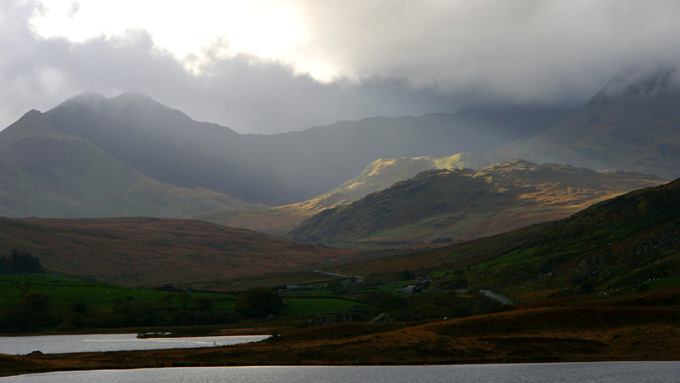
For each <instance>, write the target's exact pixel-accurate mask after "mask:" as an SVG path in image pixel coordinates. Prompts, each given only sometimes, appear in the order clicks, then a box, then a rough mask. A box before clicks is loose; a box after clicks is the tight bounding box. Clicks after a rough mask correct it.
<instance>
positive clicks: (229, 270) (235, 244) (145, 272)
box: [0, 218, 353, 285]
mask: <svg viewBox="0 0 680 383" xmlns="http://www.w3.org/2000/svg"><path fill="white" fill-rule="evenodd" d="M12 249H20V250H21V251H29V252H30V253H31V254H32V255H34V256H36V257H38V258H39V259H40V262H41V263H42V264H43V266H44V267H46V268H48V269H50V270H53V271H57V272H61V273H66V274H73V275H81V276H91V277H93V278H95V279H97V280H102V281H107V282H114V283H120V284H125V285H162V284H165V283H175V282H177V283H182V282H198V281H211V280H220V279H226V278H234V277H238V276H244V275H254V274H266V273H273V272H283V271H296V270H311V269H316V268H318V267H319V265H323V264H324V262H325V261H328V260H334V259H337V258H342V257H345V256H348V255H352V254H353V253H352V252H351V251H346V250H335V249H329V248H324V247H317V246H310V245H304V244H297V243H293V242H290V241H286V240H282V239H279V238H275V237H271V236H268V235H265V234H261V233H256V232H252V231H248V230H238V229H232V228H228V227H224V226H219V225H215V224H212V223H208V222H201V221H191V220H171V219H157V218H104V219H38V218H26V219H9V218H0V251H2V253H3V254H10V252H11V251H12Z"/></svg>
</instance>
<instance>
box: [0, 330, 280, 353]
mask: <svg viewBox="0 0 680 383" xmlns="http://www.w3.org/2000/svg"><path fill="white" fill-rule="evenodd" d="M268 337H269V335H249V336H205V337H190V338H146V339H138V338H137V334H93V335H46V336H16V337H15V336H10V337H0V354H10V355H24V354H28V353H31V352H33V351H40V352H42V353H43V354H61V353H70V352H93V351H94V352H96V351H129V350H160V349H166V348H199V347H215V346H228V345H233V344H240V343H249V342H259V341H261V340H263V339H266V338H268Z"/></svg>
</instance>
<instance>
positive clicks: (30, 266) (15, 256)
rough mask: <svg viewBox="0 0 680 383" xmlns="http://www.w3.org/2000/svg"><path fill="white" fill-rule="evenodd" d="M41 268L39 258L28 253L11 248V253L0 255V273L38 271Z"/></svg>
mask: <svg viewBox="0 0 680 383" xmlns="http://www.w3.org/2000/svg"><path fill="white" fill-rule="evenodd" d="M42 270H43V267H42V265H41V264H40V260H39V259H38V258H36V257H34V256H32V255H31V254H30V253H26V252H21V253H20V252H18V251H17V249H13V250H12V255H11V256H10V257H9V258H8V257H0V273H2V274H21V273H39V272H41V271H42Z"/></svg>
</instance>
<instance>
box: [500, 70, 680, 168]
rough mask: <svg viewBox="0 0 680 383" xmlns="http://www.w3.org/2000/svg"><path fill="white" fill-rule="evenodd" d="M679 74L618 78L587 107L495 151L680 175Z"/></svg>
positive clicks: (502, 154) (540, 159)
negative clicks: (536, 133)
mask: <svg viewBox="0 0 680 383" xmlns="http://www.w3.org/2000/svg"><path fill="white" fill-rule="evenodd" d="M677 75H678V74H677V72H676V71H674V70H673V71H659V72H657V73H655V74H654V75H652V76H648V77H642V78H640V77H639V76H636V75H634V74H632V73H631V74H628V75H621V76H618V77H615V78H614V79H612V80H611V81H610V82H609V83H608V84H607V85H606V86H605V87H604V88H603V89H602V90H601V91H600V92H599V93H598V94H597V95H595V96H594V97H593V98H592V99H591V100H590V101H589V102H588V103H587V104H586V105H584V106H583V107H581V108H580V109H578V110H576V111H575V112H574V113H572V114H571V115H570V116H569V117H568V118H566V119H565V120H563V121H561V122H559V123H557V124H556V125H554V126H552V127H551V128H550V129H549V130H547V131H545V132H543V133H540V134H538V135H536V136H534V137H531V138H528V139H525V140H520V141H518V142H515V143H511V144H508V145H506V146H504V147H502V148H500V149H498V150H496V151H495V153H494V155H496V156H497V157H499V158H517V157H521V158H525V159H527V160H529V161H534V162H540V163H543V162H557V163H567V164H572V165H575V166H584V167H588V168H591V169H599V170H601V169H623V170H633V171H638V172H643V173H650V174H656V175H658V176H660V177H663V178H666V179H675V178H677V177H679V176H680V86H679V85H678V80H677V78H676V77H677Z"/></svg>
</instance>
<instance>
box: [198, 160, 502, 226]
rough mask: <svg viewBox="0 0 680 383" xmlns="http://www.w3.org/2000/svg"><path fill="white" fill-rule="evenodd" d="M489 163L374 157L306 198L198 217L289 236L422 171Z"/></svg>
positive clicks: (484, 161)
mask: <svg viewBox="0 0 680 383" xmlns="http://www.w3.org/2000/svg"><path fill="white" fill-rule="evenodd" d="M488 165H490V162H489V161H488V160H486V159H485V158H484V157H483V156H481V155H478V154H475V153H459V154H456V155H453V156H450V157H443V158H432V157H416V158H405V157H404V158H398V159H380V160H377V161H373V162H372V163H371V164H369V165H368V166H366V168H365V169H364V170H363V171H362V172H361V173H360V174H359V175H358V176H356V177H354V178H352V179H350V180H348V181H346V182H344V183H343V184H342V185H340V186H339V187H338V188H336V189H333V190H331V191H330V192H328V193H325V194H322V195H320V196H318V197H316V198H312V199H310V200H307V201H304V202H299V203H295V204H291V205H285V206H277V207H272V208H268V209H229V210H227V211H218V212H212V213H204V214H199V215H196V216H195V217H194V218H196V219H201V220H205V221H209V222H215V223H218V224H221V225H225V226H231V227H238V228H243V229H250V230H257V231H261V232H265V233H268V234H272V235H276V236H285V235H286V234H288V233H289V232H290V231H291V230H293V229H294V228H295V227H296V226H298V225H299V224H301V223H302V222H303V221H304V220H305V219H307V218H309V217H311V216H312V215H314V214H317V213H319V212H321V211H323V210H326V209H329V208H332V207H335V206H338V205H343V204H347V203H350V202H354V201H357V200H359V199H361V198H363V197H364V196H366V195H368V194H370V193H373V192H376V191H380V190H383V189H387V188H388V187H390V186H392V185H394V184H395V183H397V182H400V181H404V180H407V179H409V178H411V177H415V176H416V175H417V174H418V173H420V172H422V171H425V170H432V169H462V168H470V169H481V168H484V167H486V166H488Z"/></svg>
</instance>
